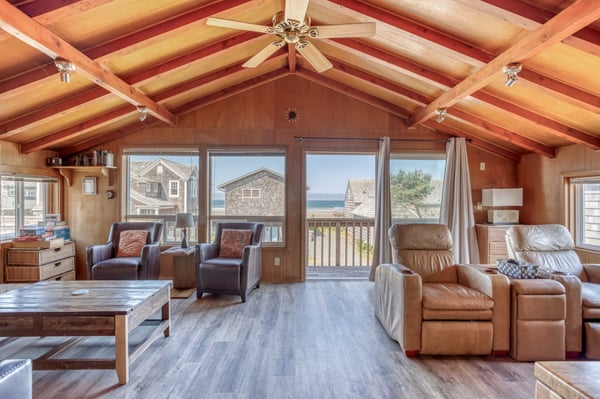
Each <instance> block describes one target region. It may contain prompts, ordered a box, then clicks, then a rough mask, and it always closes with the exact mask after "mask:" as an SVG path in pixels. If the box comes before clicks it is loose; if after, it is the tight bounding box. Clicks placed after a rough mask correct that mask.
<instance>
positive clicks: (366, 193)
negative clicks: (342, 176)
mask: <svg viewBox="0 0 600 399" xmlns="http://www.w3.org/2000/svg"><path fill="white" fill-rule="evenodd" d="M362 204H365V205H367V204H371V205H370V206H368V207H367V208H366V209H363V210H362V211H361V213H360V214H357V215H353V212H354V211H355V210H356V209H357V208H359V207H360V206H361V205H362ZM374 204H375V179H349V180H348V183H347V185H346V196H345V197H344V211H345V217H354V216H358V217H369V218H373V217H374V216H375V211H374V209H375V208H374ZM363 208H364V207H363ZM369 208H372V209H373V211H372V212H371V213H369V212H370V211H369V210H368V209H369Z"/></svg>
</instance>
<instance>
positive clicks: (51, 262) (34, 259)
mask: <svg viewBox="0 0 600 399" xmlns="http://www.w3.org/2000/svg"><path fill="white" fill-rule="evenodd" d="M5 272H6V276H5V277H6V278H5V281H6V282H7V283H30V282H35V281H40V280H75V243H74V242H72V241H71V242H67V243H65V245H63V246H61V247H58V248H48V249H39V248H8V249H7V250H6V267H5Z"/></svg>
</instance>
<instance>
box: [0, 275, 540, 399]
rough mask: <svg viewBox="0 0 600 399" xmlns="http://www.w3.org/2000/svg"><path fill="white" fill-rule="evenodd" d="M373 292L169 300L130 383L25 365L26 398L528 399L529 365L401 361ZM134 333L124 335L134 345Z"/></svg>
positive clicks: (79, 349)
mask: <svg viewBox="0 0 600 399" xmlns="http://www.w3.org/2000/svg"><path fill="white" fill-rule="evenodd" d="M372 297H373V283H371V282H368V281H354V280H353V281H330V280H326V281H311V282H307V283H304V284H261V287H260V289H258V290H254V291H252V292H251V293H250V294H249V296H248V300H247V302H246V303H244V304H242V303H240V301H239V297H235V296H212V295H205V296H204V297H203V298H202V299H200V300H196V298H195V296H193V297H190V298H187V299H176V300H173V301H172V302H171V305H172V312H171V322H172V326H173V328H172V334H171V336H170V337H169V338H166V339H158V340H156V341H155V342H154V343H153V344H152V345H151V346H150V347H149V348H148V349H147V350H146V351H145V352H144V353H143V354H142V355H141V356H140V357H139V358H138V359H137V360H136V361H135V362H133V363H132V364H131V367H130V370H129V382H128V383H127V384H125V385H119V384H118V383H117V381H116V379H115V375H114V371H105V370H76V371H34V372H33V381H34V386H33V388H34V389H33V390H34V397H35V398H115V399H116V398H118V399H122V398H173V399H179V398H211V399H212V398H219V399H221V398H235V399H256V398H261V399H263V398H276V399H279V398H291V399H295V398H302V399H305V398H309V399H310V398H315V399H323V398H336V399H338V398H344V399H346V398H377V399H379V398H410V399H412V398H428V399H429V398H461V399H462V398H475V397H481V398H531V397H533V393H534V384H535V379H534V376H533V363H527V362H515V361H513V360H512V359H511V358H492V357H478V356H465V357H457V356H423V357H419V358H416V359H413V358H411V359H408V358H406V357H405V356H404V355H403V353H402V351H401V349H400V347H399V346H398V344H397V343H396V342H395V341H393V340H391V339H390V338H389V337H388V336H387V335H386V333H385V331H384V330H383V328H382V327H381V325H380V324H379V322H378V321H377V319H376V318H375V317H374V314H373V304H372ZM143 328H144V327H143V326H141V327H139V331H138V329H136V330H134V331H133V332H132V333H131V334H130V344H131V345H135V344H137V342H139V341H140V340H142V339H143V336H144V331H143V330H142V329H143ZM57 339H59V338H57V337H52V340H53V341H52V342H48V340H49V338H42V339H40V338H37V339H36V338H20V339H16V340H14V339H3V338H0V358H3V357H6V356H4V355H10V356H11V357H15V356H18V355H19V354H23V353H25V354H35V353H38V352H42V353H43V351H44V350H45V348H47V347H48V346H50V345H51V344H52V345H54V344H56V340H57ZM112 345H114V339H112ZM111 350H112V351H114V347H112V348H111V338H107V337H86V338H85V339H84V340H82V342H81V343H78V344H77V345H75V346H74V347H73V348H70V349H69V351H67V352H69V353H65V354H63V356H65V357H66V356H69V357H71V356H72V357H88V356H90V357H98V358H102V357H103V356H106V354H107V353H110V352H111ZM113 353H114V352H113Z"/></svg>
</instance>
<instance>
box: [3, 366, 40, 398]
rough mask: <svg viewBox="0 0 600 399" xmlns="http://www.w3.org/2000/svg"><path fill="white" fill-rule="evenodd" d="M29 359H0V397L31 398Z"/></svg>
mask: <svg viewBox="0 0 600 399" xmlns="http://www.w3.org/2000/svg"><path fill="white" fill-rule="evenodd" d="M31 397H32V377H31V360H29V359H7V360H1V361H0V398H10V399H31Z"/></svg>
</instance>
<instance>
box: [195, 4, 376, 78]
mask: <svg viewBox="0 0 600 399" xmlns="http://www.w3.org/2000/svg"><path fill="white" fill-rule="evenodd" d="M308 2H309V0H286V2H285V11H284V12H283V13H282V12H281V11H280V12H278V13H277V14H275V15H274V16H273V26H262V25H256V24H250V23H246V22H241V21H233V20H230V19H222V18H214V17H210V18H208V19H207V21H206V24H207V25H210V26H218V27H222V28H230V29H239V30H249V31H252V32H260V33H268V34H273V35H275V36H277V38H278V40H277V41H274V42H272V43H270V44H269V45H268V46H267V47H265V48H263V49H262V50H261V51H259V52H258V53H257V54H256V55H254V56H253V57H252V58H250V59H249V60H248V61H246V62H245V63H244V65H243V66H244V67H247V68H255V67H257V66H258V65H260V64H261V63H262V62H263V61H264V60H266V59H267V58H269V56H270V55H271V54H273V53H274V52H275V51H277V50H278V49H280V48H282V47H283V46H285V45H286V44H288V45H294V47H295V48H296V50H297V51H298V52H299V53H300V54H302V56H303V57H304V58H305V59H306V61H308V63H309V64H310V65H312V67H313V68H314V69H315V70H316V71H317V72H319V73H321V72H323V71H326V70H328V69H329V68H331V67H332V66H333V65H332V64H331V62H329V60H327V58H325V56H324V55H323V53H321V52H320V51H319V49H317V48H316V47H315V46H314V44H313V43H312V42H311V41H310V40H307V39H329V38H336V37H368V36H373V35H374V34H375V23H374V22H365V23H355V24H340V25H323V26H311V25H310V23H311V20H310V17H309V16H308V15H307V14H306V11H307V9H308Z"/></svg>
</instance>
